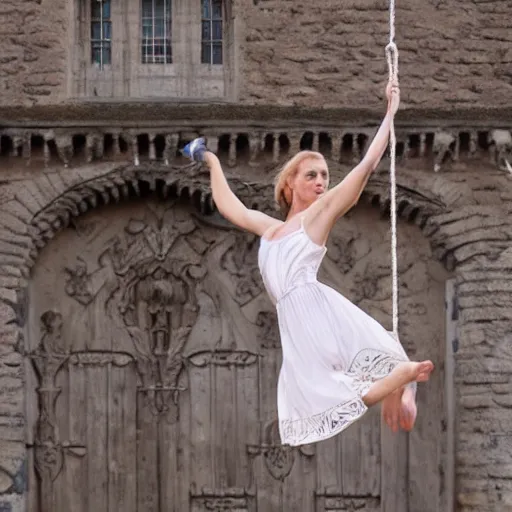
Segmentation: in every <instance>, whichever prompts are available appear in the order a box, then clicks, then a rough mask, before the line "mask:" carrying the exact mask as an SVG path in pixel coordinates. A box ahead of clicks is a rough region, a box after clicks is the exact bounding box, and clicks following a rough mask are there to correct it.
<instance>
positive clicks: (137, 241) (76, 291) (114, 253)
mask: <svg viewBox="0 0 512 512" xmlns="http://www.w3.org/2000/svg"><path fill="white" fill-rule="evenodd" d="M196 227H197V226H196V224H195V222H194V221H193V220H191V219H190V217H188V216H187V215H185V214H182V213H180V210H179V209H174V208H173V207H172V205H171V207H170V208H169V207H168V206H167V205H165V206H161V207H155V209H153V210H151V209H148V210H147V216H146V218H142V219H138V218H137V219H135V218H132V219H131V220H130V221H129V222H128V224H127V226H126V227H125V232H124V234H123V235H121V236H116V237H115V238H114V239H112V240H111V241H110V242H109V243H108V245H107V247H105V249H104V251H103V252H102V255H101V256H100V260H99V263H100V269H99V270H98V271H96V272H94V273H87V268H86V265H85V263H84V262H83V261H81V260H80V259H79V260H78V263H77V265H76V266H75V267H74V268H67V269H66V272H67V273H68V276H69V277H68V280H67V284H66V292H67V293H68V295H70V296H71V297H73V298H74V299H75V300H77V301H78V302H80V303H81V304H84V305H88V304H90V303H91V302H92V301H93V300H94V298H95V296H96V294H97V293H98V291H99V289H100V288H101V287H102V285H103V282H104V280H105V279H106V277H105V276H106V275H107V274H108V272H107V271H106V270H105V269H107V268H110V269H111V271H112V272H113V274H114V279H115V283H113V284H111V285H110V287H111V289H112V291H111V293H110V295H109V297H108V298H107V300H106V304H105V308H106V310H107V311H110V312H111V314H112V315H114V316H115V317H120V318H121V321H122V322H123V324H124V326H125V328H126V330H127V332H128V333H129V335H130V337H131V339H132V342H133V346H134V348H135V351H136V364H137V369H138V372H139V374H140V377H141V381H142V384H141V387H140V389H139V391H140V392H141V393H143V395H144V396H146V398H147V400H148V404H149V405H150V408H151V410H152V412H153V413H154V414H158V415H160V414H163V415H166V416H168V418H169V420H170V421H176V420H177V418H178V414H179V411H178V394H179V391H183V390H184V389H185V388H184V386H182V385H180V384H179V380H180V374H181V372H182V370H183V367H184V361H183V354H182V353H183V348H184V346H185V344H186V342H187V339H188V336H189V334H190V331H191V329H192V327H193V325H194V324H195V321H196V319H197V314H198V306H197V298H196V291H195V287H196V284H197V282H198V280H201V279H202V278H203V277H204V275H205V273H206V271H205V269H204V268H203V267H202V266H201V264H200V255H199V254H197V252H196V250H195V248H194V247H193V245H191V244H190V243H188V242H187V238H186V237H187V235H190V234H191V233H193V231H194V230H195V229H196ZM203 250H204V248H203ZM191 255H195V257H194V256H192V257H191ZM93 290H95V291H93Z"/></svg>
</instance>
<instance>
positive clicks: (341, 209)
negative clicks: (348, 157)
mask: <svg viewBox="0 0 512 512" xmlns="http://www.w3.org/2000/svg"><path fill="white" fill-rule="evenodd" d="M386 95H387V97H388V109H387V112H386V116H385V117H384V120H383V121H382V124H381V125H380V128H379V130H378V131H377V134H376V135H375V137H374V139H373V141H372V143H371V144H370V147H369V148H368V151H367V152H366V154H365V156H364V157H363V159H362V160H361V162H360V163H359V164H358V165H357V166H356V167H355V168H354V169H352V171H350V173H349V174H348V175H347V176H346V177H345V178H344V179H343V181H342V182H341V183H339V184H338V185H336V186H335V187H333V188H332V189H331V190H329V191H328V192H327V193H326V194H325V195H324V196H323V197H322V198H321V200H320V201H321V202H322V203H323V209H324V212H325V213H326V214H327V215H328V216H329V217H330V218H332V220H336V219H337V218H339V217H341V216H342V215H344V214H345V213H346V212H347V211H348V210H350V209H351V208H352V207H353V206H355V205H356V204H357V202H358V201H359V197H360V196H361V194H362V192H363V190H364V187H365V186H366V183H367V182H368V179H369V178H370V176H371V174H372V173H373V171H375V169H376V168H377V166H378V165H379V162H380V160H381V158H382V155H383V154H384V152H385V151H386V148H387V146H388V142H389V132H390V127H391V121H392V120H393V117H394V115H395V113H396V111H397V110H398V105H399V103H400V93H399V90H398V86H396V85H395V84H392V83H389V84H388V86H387V88H386Z"/></svg>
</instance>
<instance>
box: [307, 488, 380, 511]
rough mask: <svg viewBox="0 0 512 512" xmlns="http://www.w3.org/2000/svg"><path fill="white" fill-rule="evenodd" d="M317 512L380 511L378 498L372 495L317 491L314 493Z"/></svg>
mask: <svg viewBox="0 0 512 512" xmlns="http://www.w3.org/2000/svg"><path fill="white" fill-rule="evenodd" d="M315 497H316V501H317V508H316V510H318V511H319V512H327V511H333V512H334V511H335V512H359V511H361V512H363V511H364V512H380V511H381V504H380V498H378V497H374V496H364V497H363V496H361V497H359V496H357V497H356V496H355V497H350V496H346V495H344V494H343V493H342V492H340V491H331V490H329V491H317V492H316V493H315Z"/></svg>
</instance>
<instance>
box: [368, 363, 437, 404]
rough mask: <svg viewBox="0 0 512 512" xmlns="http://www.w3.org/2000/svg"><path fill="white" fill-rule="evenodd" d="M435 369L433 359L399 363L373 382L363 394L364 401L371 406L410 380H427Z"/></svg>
mask: <svg viewBox="0 0 512 512" xmlns="http://www.w3.org/2000/svg"><path fill="white" fill-rule="evenodd" d="M433 369H434V365H433V364H432V362H431V361H423V362H421V363H412V362H407V363H399V364H397V365H396V366H395V368H394V369H393V371H392V372H391V373H390V374H389V375H388V376H387V377H384V378H382V379H380V380H378V381H377V382H374V383H373V384H372V386H371V387H370V389H369V390H368V393H366V395H364V396H363V402H364V403H365V404H366V405H367V406H368V407H369V406H371V405H375V404H377V403H378V402H380V401H381V400H383V399H384V398H386V397H387V396H388V395H390V394H391V393H393V392H394V391H396V390H398V389H400V388H403V386H405V385H406V384H408V383H409V382H425V381H427V380H428V379H429V377H430V374H431V372H432V370H433Z"/></svg>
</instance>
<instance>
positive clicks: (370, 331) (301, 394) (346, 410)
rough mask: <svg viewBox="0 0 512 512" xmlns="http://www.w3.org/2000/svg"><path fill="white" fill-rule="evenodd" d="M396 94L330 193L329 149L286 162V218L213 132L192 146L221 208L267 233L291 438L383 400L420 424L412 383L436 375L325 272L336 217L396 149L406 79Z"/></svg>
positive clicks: (329, 430) (269, 284) (334, 424)
mask: <svg viewBox="0 0 512 512" xmlns="http://www.w3.org/2000/svg"><path fill="white" fill-rule="evenodd" d="M386 96H387V98H388V108H387V113H386V116H385V118H384V120H383V122H382V124H381V126H380V128H379V130H378V132H377V134H376V136H375V138H374V140H373V141H372V143H371V145H370V147H369V149H368V152H367V153H366V155H365V156H364V158H363V159H362V161H361V162H360V163H359V164H358V165H357V166H356V167H355V168H354V169H353V170H352V171H351V172H350V173H349V174H348V175H347V176H346V178H345V179H344V180H343V181H341V182H340V183H339V184H338V185H336V186H335V187H333V188H332V189H330V190H328V185H329V172H328V169H327V164H326V161H325V159H324V158H323V156H322V155H321V154H320V153H316V152H312V151H301V152H300V153H298V154H297V155H295V156H294V157H293V158H292V159H291V160H290V161H288V162H287V163H286V164H285V166H284V167H283V169H282V171H281V172H280V174H279V175H278V177H277V180H276V187H275V199H276V200H277V202H278V203H279V204H280V206H281V207H282V208H283V210H284V212H285V214H286V220H285V221H284V222H283V221H280V220H277V219H275V218H272V217H270V216H268V215H266V214H264V213H262V212H259V211H255V210H251V209H248V208H246V207H245V206H244V205H243V204H242V202H241V201H240V200H239V199H238V198H237V197H236V196H235V195H234V194H233V192H232V191H231V189H230V188H229V185H228V183H227V181H226V178H225V176H224V174H223V171H222V169H221V166H220V163H219V160H218V158H217V157H216V156H215V155H214V154H213V153H211V152H209V151H208V150H207V149H206V147H205V145H204V140H203V139H196V140H194V141H192V142H191V143H190V144H188V145H187V146H186V147H185V148H184V150H183V152H184V154H185V155H186V156H188V157H189V158H191V159H193V160H196V161H204V162H206V164H207V165H208V166H209V168H210V175H211V186H212V192H213V199H214V201H215V204H216V206H217V208H218V210H219V212H220V213H221V214H222V215H223V216H224V217H225V218H226V219H228V220H229V221H231V222H232V223H233V224H236V225H237V226H239V227H240V228H242V229H245V230H247V231H250V232H252V233H255V234H256V235H258V236H260V237H261V244H260V249H259V254H258V262H259V267H260V272H261V275H262V278H263V281H264V284H265V288H266V290H267V292H268V294H269V296H270V298H271V300H272V302H273V303H274V304H275V306H276V309H277V314H278V320H279V331H280V336H281V344H282V348H283V364H282V367H281V371H280V374H279V381H278V414H279V432H280V435H281V440H282V443H283V444H289V445H292V446H297V445H302V444H307V443H312V442H316V441H320V440H322V439H327V438H329V437H332V436H333V435H336V434H337V433H339V432H341V431H342V430H344V429H345V428H346V427H348V426H349V425H350V424H351V423H353V422H354V421H356V420H357V419H359V418H360V417H361V416H362V415H363V414H364V413H365V412H366V410H367V408H368V407H370V406H372V405H375V404H377V403H379V402H381V401H384V415H385V418H386V421H387V422H388V424H389V425H390V426H391V427H392V428H393V429H394V430H395V429H396V427H397V422H398V418H399V416H400V422H401V425H402V427H404V428H410V427H411V426H412V425H411V422H414V416H415V405H414V393H413V392H411V391H410V389H409V387H408V386H407V385H408V384H410V383H414V382H423V381H426V380H428V378H429V376H430V373H431V372H432V370H433V368H434V367H433V364H432V363H431V362H430V361H423V362H420V363H416V362H411V361H409V360H408V358H407V356H406V354H405V352H404V350H403V348H402V346H401V345H400V343H397V341H396V340H395V339H394V338H393V337H392V336H391V335H390V334H389V333H388V332H387V331H386V330H385V329H384V328H383V327H382V326H381V325H380V324H379V323H377V322H376V321H375V320H374V319H373V318H371V317H370V316H368V315H367V314H366V313H364V312H363V311H362V310H360V309H359V308H358V307H357V306H355V305H354V304H352V303H351V302H350V301H349V300H347V299H346V298H345V297H343V296H342V295H340V294H339V293H338V292H336V291H335V290H333V289H332V288H330V287H328V286H326V285H324V284H322V283H320V282H318V281H317V277H316V276H317V271H318V267H319V266H320V263H321V261H322V259H323V257H324V255H325V252H326V250H327V249H326V247H325V244H326V242H327V238H328V236H329V233H330V231H331V229H332V227H333V225H334V223H335V222H336V220H337V219H339V218H340V217H341V216H343V215H344V214H345V213H346V212H347V211H348V210H350V209H351V208H352V207H353V206H354V205H355V204H356V203H357V201H358V199H359V197H360V195H361V193H362V191H363V188H364V186H365V185H366V183H367V181H368V178H369V177H370V175H371V173H372V172H373V171H374V170H375V169H376V167H377V165H378V163H379V161H380V159H381V158H382V155H383V154H384V151H385V150H386V147H387V144H388V138H389V130H390V123H391V120H392V118H393V116H394V115H395V113H396V111H397V109H398V105H399V102H400V96H399V90H398V86H397V85H396V84H393V83H389V84H388V86H387V88H386ZM406 387H407V388H408V389H407V391H406V392H405V393H404V390H405V389H406Z"/></svg>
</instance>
